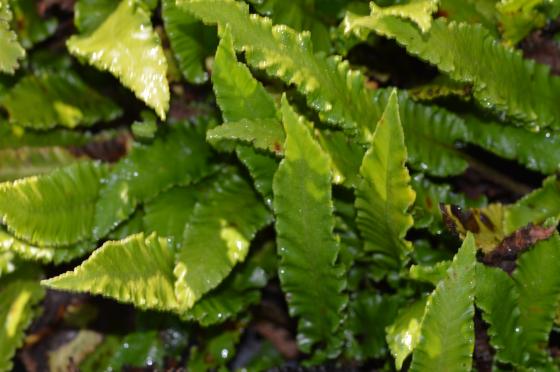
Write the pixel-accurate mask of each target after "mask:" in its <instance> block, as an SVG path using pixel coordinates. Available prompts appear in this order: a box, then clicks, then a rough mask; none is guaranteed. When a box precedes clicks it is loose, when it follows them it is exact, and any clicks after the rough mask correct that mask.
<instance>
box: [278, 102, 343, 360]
mask: <svg viewBox="0 0 560 372" xmlns="http://www.w3.org/2000/svg"><path fill="white" fill-rule="evenodd" d="M282 116H283V122H284V129H285V131H286V143H285V146H284V148H285V152H284V153H285V157H284V160H282V162H281V163H280V166H279V168H278V171H277V172H276V174H275V176H274V183H273V190H274V202H273V205H274V212H275V214H276V233H277V244H278V254H279V255H280V259H281V260H280V268H279V277H280V282H281V284H282V289H283V290H284V292H285V293H286V295H287V300H288V305H289V309H290V314H291V315H292V316H295V317H298V318H299V322H298V333H299V334H298V344H299V347H300V349H301V350H303V351H304V352H310V351H311V350H312V347H313V345H314V344H316V343H317V342H321V343H323V345H325V346H324V350H321V354H322V355H323V356H326V357H331V358H332V357H335V356H336V355H337V354H338V353H339V350H340V347H341V346H342V338H341V334H340V331H341V327H340V322H341V318H340V313H341V312H342V311H343V309H344V307H345V306H346V303H347V301H348V300H347V297H346V295H344V294H343V290H344V288H345V286H346V280H345V278H344V268H343V267H341V266H340V265H338V264H336V261H337V257H338V254H339V250H340V247H339V245H338V243H337V241H336V240H335V239H334V237H333V228H334V217H333V205H332V199H331V175H330V171H329V169H330V166H329V158H328V156H327V155H326V154H325V153H324V152H323V151H322V150H321V148H320V146H319V144H318V143H317V142H316V141H315V140H314V139H313V137H312V135H311V133H310V128H308V124H307V123H305V122H304V121H303V119H302V118H301V117H298V116H297V114H296V113H295V112H294V111H293V109H292V108H291V107H290V106H289V104H288V103H287V101H286V99H285V98H284V100H283V106H282ZM317 309H321V311H320V312H318V311H317Z"/></svg>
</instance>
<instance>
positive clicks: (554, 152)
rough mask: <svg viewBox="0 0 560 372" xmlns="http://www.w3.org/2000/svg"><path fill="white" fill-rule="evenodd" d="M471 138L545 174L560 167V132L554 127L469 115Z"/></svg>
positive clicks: (468, 128)
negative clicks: (538, 127) (533, 128)
mask: <svg viewBox="0 0 560 372" xmlns="http://www.w3.org/2000/svg"><path fill="white" fill-rule="evenodd" d="M465 121H466V124H467V130H468V133H469V134H468V140H467V141H468V142H469V143H472V144H475V145H477V146H480V147H482V148H483V149H485V150H488V151H490V152H492V153H494V154H496V155H498V156H500V157H502V158H505V159H511V160H515V161H516V162H518V163H519V164H522V165H524V166H525V167H527V168H529V169H531V170H534V171H538V172H541V173H544V174H552V173H555V172H557V171H558V169H559V166H558V164H560V134H559V133H557V132H551V131H540V132H531V131H528V130H525V129H524V128H515V127H511V126H509V125H507V124H500V123H497V122H492V121H484V122H483V121H481V120H480V119H478V118H476V117H474V116H468V117H466V120H465Z"/></svg>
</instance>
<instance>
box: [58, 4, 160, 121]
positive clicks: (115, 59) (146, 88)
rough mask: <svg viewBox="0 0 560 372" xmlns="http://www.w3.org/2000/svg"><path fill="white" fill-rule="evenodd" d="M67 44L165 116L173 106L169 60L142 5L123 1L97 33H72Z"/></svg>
mask: <svg viewBox="0 0 560 372" xmlns="http://www.w3.org/2000/svg"><path fill="white" fill-rule="evenodd" d="M67 46H68V50H69V51H70V53H72V54H73V55H75V56H76V57H80V58H83V59H85V60H87V61H89V63H91V64H92V65H94V66H95V67H97V68H98V69H100V70H105V71H109V72H110V73H112V74H113V75H115V76H117V77H118V78H119V79H120V80H121V81H122V83H123V84H124V85H125V86H126V87H128V88H129V89H131V90H132V91H133V92H134V93H135V94H136V96H137V97H138V98H140V99H141V100H143V101H144V102H145V103H146V104H147V105H148V106H150V107H151V108H153V109H154V110H155V111H156V113H157V114H158V116H159V117H160V118H162V119H165V116H166V112H167V109H168V108H169V86H168V83H167V77H166V74H167V61H166V59H165V55H164V54H163V49H162V47H161V43H160V40H159V37H158V36H157V34H156V33H155V32H154V30H153V28H152V24H151V22H150V14H149V13H148V12H147V11H146V9H144V7H143V6H142V4H139V3H138V2H137V1H135V0H125V1H121V2H120V4H119V5H118V7H117V8H116V9H115V11H114V12H113V13H111V15H109V17H108V18H107V19H106V20H105V21H104V22H103V23H101V25H100V26H99V27H98V28H97V29H96V30H95V31H94V32H92V33H91V34H88V35H83V36H72V37H71V38H70V39H69V40H68V42H67Z"/></svg>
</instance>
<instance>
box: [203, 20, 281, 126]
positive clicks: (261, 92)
mask: <svg viewBox="0 0 560 372" xmlns="http://www.w3.org/2000/svg"><path fill="white" fill-rule="evenodd" d="M231 30H232V29H231V28H230V27H227V28H226V29H225V31H224V32H222V35H221V41H220V44H219V46H218V50H217V51H216V57H215V61H214V68H213V73H212V82H213V83H214V84H213V88H214V93H215V94H216V100H217V101H218V105H219V106H220V110H221V111H222V116H223V118H224V121H225V122H237V121H240V120H244V119H246V120H250V121H251V120H262V119H269V120H270V119H276V118H277V112H276V111H277V110H276V105H275V103H274V99H273V98H272V96H271V95H270V94H269V93H268V92H267V91H266V89H265V88H264V86H263V85H262V84H261V83H260V82H259V81H258V80H257V79H255V78H254V77H253V75H252V74H251V71H249V68H248V67H247V66H245V65H244V64H242V63H240V62H237V57H236V55H235V50H234V44H233V41H232V34H231Z"/></svg>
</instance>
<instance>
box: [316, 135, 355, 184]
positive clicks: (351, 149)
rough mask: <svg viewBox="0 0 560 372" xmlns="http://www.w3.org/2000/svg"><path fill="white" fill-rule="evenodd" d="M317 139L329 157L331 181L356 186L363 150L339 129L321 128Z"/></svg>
mask: <svg viewBox="0 0 560 372" xmlns="http://www.w3.org/2000/svg"><path fill="white" fill-rule="evenodd" d="M316 135H317V140H318V141H319V143H320V144H321V147H323V149H324V150H325V151H326V152H327V154H328V155H329V157H330V158H331V168H332V172H333V183H334V184H343V185H345V186H347V187H357V185H358V184H359V182H360V176H359V171H360V165H361V164H362V159H363V158H364V153H365V150H364V149H363V148H362V147H361V146H360V145H359V144H357V143H356V142H355V141H354V140H353V139H352V138H349V137H348V136H346V135H344V133H343V132H341V131H333V130H322V131H320V132H318V133H316Z"/></svg>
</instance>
